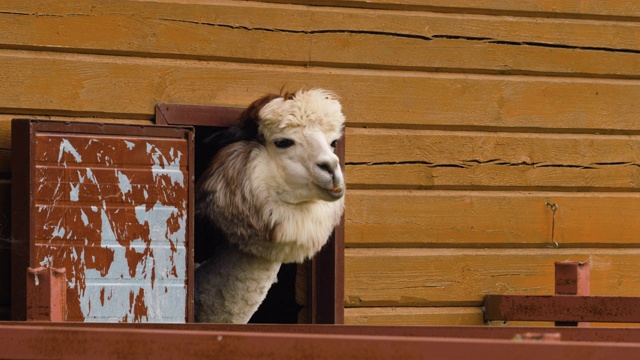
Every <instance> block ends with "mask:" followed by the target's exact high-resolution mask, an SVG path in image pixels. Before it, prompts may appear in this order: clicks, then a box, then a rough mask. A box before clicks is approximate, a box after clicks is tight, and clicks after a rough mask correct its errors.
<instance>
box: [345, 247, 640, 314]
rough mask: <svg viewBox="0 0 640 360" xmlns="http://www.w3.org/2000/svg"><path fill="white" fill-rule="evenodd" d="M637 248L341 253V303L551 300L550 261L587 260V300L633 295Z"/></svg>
mask: <svg viewBox="0 0 640 360" xmlns="http://www.w3.org/2000/svg"><path fill="white" fill-rule="evenodd" d="M639 259H640V254H638V251H637V250H635V249H584V250H580V249H503V250H497V249H460V250H457V249H346V251H345V306H347V307H363V306H365V307H369V306H390V307H400V306H408V307H415V306H480V305H481V304H482V301H483V297H484V295H488V294H513V295H518V294H521V295H550V294H552V293H553V291H554V283H555V282H554V266H553V263H554V262H556V261H564V260H571V261H591V295H595V296H598V295H607V296H639V295H640V274H639V273H638V271H637V264H638V260H639Z"/></svg>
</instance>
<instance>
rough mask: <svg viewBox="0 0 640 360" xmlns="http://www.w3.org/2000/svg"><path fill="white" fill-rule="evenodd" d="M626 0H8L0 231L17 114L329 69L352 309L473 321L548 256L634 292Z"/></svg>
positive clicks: (218, 89)
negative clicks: (343, 145) (342, 144)
mask: <svg viewBox="0 0 640 360" xmlns="http://www.w3.org/2000/svg"><path fill="white" fill-rule="evenodd" d="M296 2H297V3H300V4H295V3H296ZM302 3H306V4H313V5H316V6H307V5H302ZM639 9H640V8H638V6H637V4H636V2H635V1H629V0H626V1H625V0H616V1H607V2H595V1H589V2H585V1H581V2H557V1H552V0H527V1H506V0H505V1H492V2H486V1H480V0H473V1H462V0H460V1H457V0H447V1H444V0H399V1H395V0H394V1H391V0H375V1H361V0H315V1H305V2H302V1H293V0H289V1H285V0H282V1H263V2H244V1H218V2H215V4H206V3H204V2H202V1H196V0H181V1H178V0H175V1H170V0H163V1H142V0H128V1H126V0H119V1H98V0H87V1H82V2H77V1H70V0H60V1H56V2H43V1H28V2H25V1H20V0H7V1H3V2H2V4H0V84H1V85H0V114H2V115H0V176H1V179H0V200H1V201H2V202H1V206H2V209H3V211H2V214H3V216H0V234H2V236H4V237H6V236H7V234H8V232H7V230H6V223H7V221H5V220H3V218H7V219H8V217H9V212H8V206H9V201H8V200H9V199H8V197H7V196H6V194H7V193H8V192H7V190H6V189H7V188H8V186H9V179H10V169H9V166H8V164H9V162H8V159H9V154H10V145H9V138H10V134H9V126H8V122H9V119H10V118H12V117H15V116H16V114H18V115H21V116H24V115H29V116H36V115H37V116H53V117H56V118H66V119H70V120H73V119H76V118H86V117H98V118H107V119H116V120H115V121H123V120H124V119H132V120H136V121H141V122H150V121H151V119H152V115H153V108H154V105H155V104H156V103H157V102H180V103H191V104H208V105H232V106H245V105H247V104H248V103H249V102H250V101H251V100H253V99H255V98H257V97H258V96H260V95H262V94H264V93H267V92H277V91H279V89H280V88H281V87H282V86H283V85H285V86H286V88H287V89H296V88H299V87H326V88H330V89H332V90H334V91H336V92H338V93H339V94H340V95H341V96H342V99H343V102H344V107H345V112H346V115H347V118H348V127H347V129H346V134H347V155H346V162H347V171H346V173H347V177H348V178H347V179H348V182H349V191H348V193H347V210H346V220H347V223H346V242H347V249H346V279H345V286H346V289H345V290H346V291H345V305H346V307H347V308H346V312H345V313H346V321H347V322H348V323H361V324H370V323H394V324H398V323H405V324H409V323H411V324H477V323H481V321H482V317H481V311H480V307H479V306H480V302H481V299H482V296H483V295H484V294H486V293H531V294H533V293H536V294H548V293H551V292H552V291H553V288H552V284H553V281H552V277H553V262H554V261H556V260H591V261H592V272H593V273H592V284H593V288H592V293H593V294H596V295H597V294H607V295H635V296H639V295H640V278H639V275H638V273H640V272H639V271H638V270H640V265H637V264H638V263H639V261H638V260H640V251H638V250H639V249H638V248H639V243H638V241H637V234H638V233H640V222H638V221H637V220H636V217H637V215H636V214H638V210H640V192H639V190H640V159H639V157H640V155H638V153H639V152H638V150H639V149H640V122H639V121H638V119H639V118H640V102H639V101H638V99H639V98H640V10H639ZM98 120H100V119H98ZM111 121H113V120H111ZM13 155H14V156H20V154H13ZM2 194H5V195H4V196H3V195H2ZM547 202H551V203H555V204H557V205H558V210H557V212H556V218H555V222H554V221H553V214H552V211H551V208H550V207H549V206H548V205H547ZM3 221H4V222H3ZM3 224H5V227H2V226H3ZM552 224H554V228H553V229H552ZM552 232H553V234H554V236H555V240H556V241H557V242H558V243H559V244H560V248H559V249H555V248H553V247H552V246H553V243H552V239H551V234H552ZM3 246H4V247H3ZM6 248H7V246H6V242H3V243H2V244H0V250H2V251H0V262H2V261H4V260H3V259H5V257H6V253H7V251H6ZM6 279H7V277H6V276H5V275H4V274H3V276H2V277H0V284H2V281H6ZM3 296H4V294H0V306H5V305H6V299H5V298H4V297H3Z"/></svg>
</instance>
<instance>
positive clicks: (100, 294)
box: [28, 121, 192, 322]
mask: <svg viewBox="0 0 640 360" xmlns="http://www.w3.org/2000/svg"><path fill="white" fill-rule="evenodd" d="M44 123H47V122H37V121H31V124H32V126H34V127H38V126H39V125H42V124H44ZM65 126H66V127H65ZM43 127H45V128H51V129H53V128H56V127H63V128H66V129H67V130H68V131H36V132H35V135H32V136H33V138H32V139H29V140H30V142H31V143H32V146H33V151H32V152H31V153H32V154H33V155H32V156H33V158H34V159H35V160H34V161H33V172H32V173H31V175H30V176H31V177H32V181H31V183H32V185H31V189H32V194H33V195H32V197H31V198H30V199H28V201H30V212H31V214H32V221H33V223H34V225H35V226H33V233H32V236H31V237H32V239H33V240H32V241H33V245H30V246H31V248H32V249H33V251H32V252H31V255H30V259H29V261H30V263H31V264H32V266H45V267H58V268H64V269H65V270H66V274H67V280H68V288H67V307H68V319H69V320H72V321H88V320H91V321H124V322H127V321H151V320H152V319H150V318H149V316H148V314H149V312H148V306H150V304H153V306H162V307H163V309H164V310H163V311H159V310H157V309H156V310H155V311H154V312H153V314H154V315H158V314H159V316H160V318H158V319H154V320H153V321H160V320H161V319H162V316H165V315H166V316H168V317H167V319H169V318H171V321H180V317H181V318H182V321H185V320H186V318H187V315H186V309H187V307H188V305H186V297H187V286H188V285H187V277H188V271H187V270H188V268H189V267H190V265H188V264H189V263H190V260H189V259H188V255H187V254H188V253H189V252H188V251H187V250H186V248H187V246H188V238H189V236H190V233H189V231H188V229H187V227H188V224H189V221H188V213H189V211H190V209H189V207H188V203H189V202H188V198H189V192H190V191H192V190H190V187H191V183H190V181H191V178H192V176H191V173H190V172H191V171H192V170H191V169H190V168H189V166H190V164H191V160H189V159H190V156H191V155H190V151H191V150H190V149H191V148H192V145H190V141H192V135H189V136H186V135H185V134H187V133H186V132H185V130H184V129H182V130H179V131H171V130H166V129H160V128H157V127H152V126H150V127H139V126H136V127H134V126H130V127H127V126H122V125H119V126H118V125H114V126H110V125H100V127H99V128H97V127H96V125H78V124H73V125H69V124H60V123H58V124H54V123H53V122H48V124H44V126H43ZM74 127H75V128H91V129H95V130H96V131H95V132H80V133H73V131H72V130H74ZM111 128H113V129H117V132H118V133H119V134H118V135H108V134H109V129H111ZM142 128H144V129H142ZM141 129H142V130H144V131H141ZM76 130H77V129H76ZM167 131H169V134H171V135H172V136H167V135H166V134H167ZM127 133H144V134H145V135H144V136H138V135H136V136H133V135H124V134H127ZM152 133H158V134H162V136H152V135H149V134H152ZM160 268H161V269H162V270H159V269H160ZM158 271H159V272H158ZM175 279H180V280H181V282H178V284H180V283H183V284H184V285H178V286H179V287H176V285H171V286H167V289H168V290H167V291H161V292H157V291H153V289H154V288H155V287H156V285H157V284H156V283H157V282H159V281H160V282H164V281H168V282H169V283H171V284H176V281H175ZM124 290H126V291H128V292H130V293H131V294H134V295H135V294H137V295H136V296H135V297H134V298H131V299H129V300H130V302H129V303H130V306H129V309H127V307H126V306H120V305H118V304H119V302H122V301H126V300H125V299H122V297H123V296H122V295H124V296H126V295H125V294H126V292H124V293H122V295H118V293H119V292H120V291H124ZM169 290H170V291H169ZM160 294H162V295H163V296H165V295H164V294H168V295H171V296H172V297H171V296H169V297H166V296H165V297H166V298H157V297H158V296H159V295H160ZM168 295H167V296H168ZM176 299H183V300H179V301H184V302H185V305H184V306H183V307H180V306H176V305H177V304H175V303H174V302H175V301H176ZM134 300H135V302H134ZM147 302H149V303H147ZM134 305H135V306H134ZM180 309H182V310H180ZM127 310H129V312H127ZM181 311H182V315H178V314H180V313H181ZM138 312H139V313H138ZM176 317H177V318H176Z"/></svg>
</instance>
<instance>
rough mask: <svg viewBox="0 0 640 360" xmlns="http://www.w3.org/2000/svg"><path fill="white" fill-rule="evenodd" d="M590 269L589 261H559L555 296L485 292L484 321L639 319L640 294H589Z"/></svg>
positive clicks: (570, 322) (567, 323)
mask: <svg viewBox="0 0 640 360" xmlns="http://www.w3.org/2000/svg"><path fill="white" fill-rule="evenodd" d="M590 269H591V264H590V263H589V262H575V261H562V262H556V263H555V292H556V295H486V296H485V298H484V320H485V321H555V323H556V325H557V326H588V323H587V322H590V321H592V322H612V323H637V322H640V297H621V296H588V295H589V293H590V289H589V281H590V276H591V274H590Z"/></svg>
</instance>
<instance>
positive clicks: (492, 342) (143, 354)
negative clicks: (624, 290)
mask: <svg viewBox="0 0 640 360" xmlns="http://www.w3.org/2000/svg"><path fill="white" fill-rule="evenodd" d="M127 325H129V324H127ZM130 325H135V324H130ZM200 325H201V324H183V325H172V326H171V327H167V326H157V325H156V326H140V325H137V326H124V324H119V325H115V324H112V325H110V326H106V325H102V326H95V325H93V326H86V324H83V325H80V324H34V323H31V324H29V323H9V324H2V323H0V338H2V339H3V341H5V343H7V344H11V346H3V347H0V357H2V358H14V359H30V358H92V359H107V358H218V357H223V358H233V359H244V358H274V359H276V358H277V359H300V358H305V359H332V358H349V359H389V358H398V359H407V358H425V357H429V358H446V359H468V358H474V359H492V360H493V359H514V358H518V359H540V358H545V359H583V358H589V359H635V358H637V355H638V353H639V351H640V343H638V342H637V340H638V335H639V334H640V329H625V332H626V333H630V334H633V337H627V338H626V339H625V340H631V341H624V340H623V341H618V342H612V341H616V340H617V339H615V335H616V334H618V333H620V330H622V329H599V330H596V329H578V328H551V329H548V328H547V329H541V328H496V327H443V328H439V327H426V328H420V327H410V328H408V329H407V328H404V327H357V326H356V327H348V326H320V325H311V326H301V325H290V326H282V325H281V326H271V327H269V326H268V325H263V326H251V325H243V326H242V327H237V326H236V327H233V326H215V325H214V326H200ZM177 327H180V328H181V329H180V330H176V328H177ZM590 330H592V331H590ZM529 331H535V332H537V333H538V334H541V335H540V336H526V335H527V332H529ZM596 331H597V332H599V333H600V334H601V336H600V337H597V338H590V339H585V338H584V337H583V336H582V337H581V336H580V335H582V334H586V333H588V332H592V333H593V332H596ZM545 333H546V334H548V336H544V334H545ZM607 333H608V334H607ZM568 334H574V336H576V334H577V337H571V336H569V335H568ZM536 338H540V339H543V340H527V339H536ZM544 339H551V340H544Z"/></svg>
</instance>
